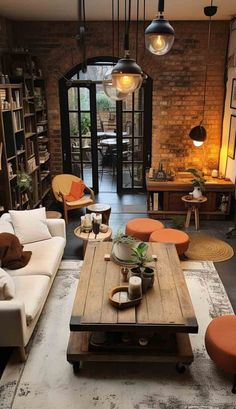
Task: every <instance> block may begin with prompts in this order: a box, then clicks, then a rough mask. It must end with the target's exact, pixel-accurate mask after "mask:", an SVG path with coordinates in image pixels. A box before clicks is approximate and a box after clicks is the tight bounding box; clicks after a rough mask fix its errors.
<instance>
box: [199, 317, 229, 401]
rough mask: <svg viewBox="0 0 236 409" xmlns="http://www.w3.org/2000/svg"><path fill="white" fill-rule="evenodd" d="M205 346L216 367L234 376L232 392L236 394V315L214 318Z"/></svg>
mask: <svg viewBox="0 0 236 409" xmlns="http://www.w3.org/2000/svg"><path fill="white" fill-rule="evenodd" d="M205 345H206V350H207V352H208V354H209V356H210V358H211V359H212V360H213V361H214V362H215V363H216V365H218V366H219V367H220V368H221V369H224V370H225V371H226V372H229V373H232V374H234V384H233V389H232V392H233V393H236V315H224V316H222V317H217V318H214V319H213V320H212V321H211V323H210V324H209V325H208V327H207V330H206V335H205Z"/></svg>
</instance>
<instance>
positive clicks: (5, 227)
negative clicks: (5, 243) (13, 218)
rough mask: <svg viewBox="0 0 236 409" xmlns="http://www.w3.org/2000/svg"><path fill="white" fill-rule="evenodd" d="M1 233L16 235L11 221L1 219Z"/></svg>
mask: <svg viewBox="0 0 236 409" xmlns="http://www.w3.org/2000/svg"><path fill="white" fill-rule="evenodd" d="M0 233H11V234H15V232H14V229H13V226H12V223H11V222H10V221H7V220H1V219H0Z"/></svg>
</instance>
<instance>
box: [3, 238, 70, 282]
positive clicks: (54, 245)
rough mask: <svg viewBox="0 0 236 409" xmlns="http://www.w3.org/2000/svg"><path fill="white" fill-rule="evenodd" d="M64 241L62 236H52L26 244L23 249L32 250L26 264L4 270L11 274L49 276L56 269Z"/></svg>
mask: <svg viewBox="0 0 236 409" xmlns="http://www.w3.org/2000/svg"><path fill="white" fill-rule="evenodd" d="M65 242H66V241H65V239H64V238H63V237H52V238H51V239H49V240H43V241H38V242H35V243H29V244H26V245H25V246H24V250H27V251H32V256H31V259H30V261H29V263H28V264H27V266H25V267H23V268H19V269H18V270H8V269H6V271H7V272H8V273H9V274H11V276H22V275H35V274H36V275H37V274H42V275H46V276H49V277H51V276H53V274H55V271H56V270H57V269H58V266H59V263H60V261H61V257H62V254H63V251H64V247H65Z"/></svg>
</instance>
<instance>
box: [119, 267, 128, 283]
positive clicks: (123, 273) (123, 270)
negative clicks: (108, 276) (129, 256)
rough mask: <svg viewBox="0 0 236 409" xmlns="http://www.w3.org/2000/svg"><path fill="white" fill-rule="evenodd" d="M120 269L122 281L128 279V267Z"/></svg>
mask: <svg viewBox="0 0 236 409" xmlns="http://www.w3.org/2000/svg"><path fill="white" fill-rule="evenodd" d="M120 271H121V274H122V276H123V281H124V282H125V283H126V282H127V281H128V274H129V269H128V267H121V269H120Z"/></svg>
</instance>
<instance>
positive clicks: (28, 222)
mask: <svg viewBox="0 0 236 409" xmlns="http://www.w3.org/2000/svg"><path fill="white" fill-rule="evenodd" d="M9 213H10V215H11V220H12V224H13V227H14V231H15V235H16V236H17V237H18V239H19V241H20V243H21V244H27V243H33V242H35V241H41V240H47V239H50V238H51V237H52V236H51V234H50V232H49V230H48V227H47V222H46V211H45V207H40V208H38V209H33V210H9Z"/></svg>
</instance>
